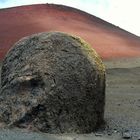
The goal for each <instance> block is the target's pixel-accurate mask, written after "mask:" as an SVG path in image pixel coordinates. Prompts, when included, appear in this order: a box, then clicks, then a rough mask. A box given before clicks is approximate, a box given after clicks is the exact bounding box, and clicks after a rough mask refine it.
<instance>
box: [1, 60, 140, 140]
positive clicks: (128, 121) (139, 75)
mask: <svg viewBox="0 0 140 140" xmlns="http://www.w3.org/2000/svg"><path fill="white" fill-rule="evenodd" d="M139 60H140V58H135V59H130V58H129V59H121V60H120V59H119V60H116V61H104V64H105V65H106V68H107V83H106V84H107V87H106V107H105V120H106V125H105V127H103V128H102V129H100V130H98V131H97V132H95V133H90V134H83V135H82V134H80V135H76V134H64V135H49V134H45V133H39V132H32V131H31V130H27V129H10V130H9V129H8V130H7V129H6V128H5V129H4V128H1V130H0V139H2V140H16V139H17V140H24V139H25V138H26V139H27V140H34V139H37V140H45V139H48V140H60V139H61V140H67V139H68V140H92V139H95V140H123V139H130V140H139V139H140V121H139V118H140V86H139V85H140V61H139Z"/></svg>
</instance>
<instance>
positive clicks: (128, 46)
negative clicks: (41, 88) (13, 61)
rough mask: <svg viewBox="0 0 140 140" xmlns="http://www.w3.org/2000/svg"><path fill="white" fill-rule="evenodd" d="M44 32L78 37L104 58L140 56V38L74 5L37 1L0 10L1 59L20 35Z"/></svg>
mask: <svg viewBox="0 0 140 140" xmlns="http://www.w3.org/2000/svg"><path fill="white" fill-rule="evenodd" d="M46 31H62V32H68V33H71V34H75V35H77V36H80V37H82V38H83V39H85V40H86V41H87V42H89V43H90V44H91V45H92V47H93V48H95V49H96V51H97V52H98V53H99V54H100V55H101V57H102V58H103V59H112V58H122V57H139V56H140V37H138V36H135V35H133V34H131V33H129V32H127V31H125V30H122V29H120V28H118V27H116V26H114V25H112V24H110V23H108V22H105V21H103V20H101V19H99V18H97V17H95V16H92V15H89V14H87V13H85V12H83V11H80V10H76V9H74V8H70V7H67V6H62V5H53V4H40V5H32V6H21V7H15V8H8V9H0V60H1V59H3V57H4V56H5V54H6V52H7V51H8V50H9V48H10V47H11V46H12V45H13V44H14V43H15V42H16V41H18V40H19V39H20V38H22V37H24V36H27V35H31V34H33V33H38V32H46Z"/></svg>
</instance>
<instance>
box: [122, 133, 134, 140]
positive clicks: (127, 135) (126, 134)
mask: <svg viewBox="0 0 140 140" xmlns="http://www.w3.org/2000/svg"><path fill="white" fill-rule="evenodd" d="M122 137H123V139H130V138H131V137H132V135H131V133H130V132H129V131H126V132H123V134H122Z"/></svg>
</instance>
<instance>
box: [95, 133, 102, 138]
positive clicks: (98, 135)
mask: <svg viewBox="0 0 140 140" xmlns="http://www.w3.org/2000/svg"><path fill="white" fill-rule="evenodd" d="M95 136H97V137H102V136H103V134H101V133H95Z"/></svg>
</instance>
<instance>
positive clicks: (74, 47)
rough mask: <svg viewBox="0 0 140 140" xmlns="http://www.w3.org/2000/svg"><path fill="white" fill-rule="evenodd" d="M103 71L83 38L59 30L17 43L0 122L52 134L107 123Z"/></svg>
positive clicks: (9, 60) (4, 83)
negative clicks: (105, 118)
mask: <svg viewBox="0 0 140 140" xmlns="http://www.w3.org/2000/svg"><path fill="white" fill-rule="evenodd" d="M104 105H105V68H104V65H103V63H102V61H101V59H100V57H99V56H98V55H97V53H96V52H95V51H94V50H93V49H92V48H91V47H90V45H88V44H87V43H86V42H85V41H83V40H82V39H80V38H78V37H76V36H72V35H68V34H66V33H60V32H49V33H39V34H34V35H31V36H28V37H25V38H23V39H21V40H20V41H18V42H17V43H16V44H15V45H14V46H13V47H12V49H11V50H10V51H9V52H8V53H7V55H6V57H5V59H4V61H3V65H2V72H1V93H0V121H1V122H4V123H5V124H7V125H8V126H17V127H25V128H28V127H31V129H36V130H39V131H42V132H48V133H65V132H67V133H69V132H70V133H71V132H75V133H89V132H92V131H94V130H95V129H96V128H98V127H99V126H100V125H101V124H102V123H103V121H104Z"/></svg>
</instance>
